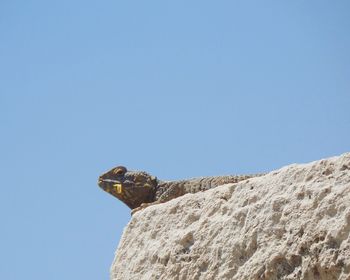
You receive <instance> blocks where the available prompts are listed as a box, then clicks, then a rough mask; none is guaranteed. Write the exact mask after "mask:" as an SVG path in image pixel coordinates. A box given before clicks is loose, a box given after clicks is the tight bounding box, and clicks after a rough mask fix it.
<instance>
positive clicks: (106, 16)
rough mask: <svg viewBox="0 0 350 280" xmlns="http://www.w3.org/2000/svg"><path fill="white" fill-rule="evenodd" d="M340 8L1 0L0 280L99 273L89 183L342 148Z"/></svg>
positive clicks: (95, 204) (348, 116)
mask: <svg viewBox="0 0 350 280" xmlns="http://www.w3.org/2000/svg"><path fill="white" fill-rule="evenodd" d="M349 11H350V2H349V1H347V0H344V1H322V0H317V1H246V0H244V1H243V0H242V1H203V0H202V1H139V2H134V1H71V0H70V1H67V0H60V1H43V0H41V1H40V0H38V1H34V0H29V1H28V0H27V1H17V0H11V1H6V0H5V1H1V4H0V121H1V140H0V143H1V145H0V146H1V147H0V151H1V157H0V158H1V161H0V170H1V182H2V184H1V196H0V197H1V202H0V203H1V204H0V213H1V231H0V242H1V252H0V263H1V265H0V266H1V269H0V278H1V279H8V280H12V279H15V280H17V279H18V280H19V279H35V280H47V279H50V280H58V279H60V280H61V279H91V280H92V279H108V275H109V271H108V270H109V267H110V264H111V262H112V259H113V255H114V251H115V249H116V247H117V244H118V242H119V238H120V236H121V233H122V230H123V228H124V226H125V225H126V224H127V222H128V221H129V219H130V214H129V213H130V211H129V209H128V208H127V207H126V206H124V205H123V204H122V203H120V202H119V201H118V200H116V199H115V198H113V197H112V196H109V195H108V194H106V193H104V192H103V191H101V190H100V189H99V188H98V187H97V184H96V181H97V177H98V175H99V174H100V173H102V172H103V171H105V170H107V169H109V168H111V167H113V166H115V165H119V164H122V165H125V166H127V167H129V168H130V169H142V170H146V171H148V172H150V173H152V174H154V175H156V176H158V177H159V178H162V179H179V178H187V177H195V176H202V175H219V174H232V173H254V172H262V171H270V170H273V169H276V168H279V167H282V166H284V165H287V164H291V163H295V162H297V163H299V162H308V161H312V160H317V159H320V158H324V157H329V156H333V155H339V154H341V153H344V152H347V151H350V35H349V34H350V33H349V30H350V17H349Z"/></svg>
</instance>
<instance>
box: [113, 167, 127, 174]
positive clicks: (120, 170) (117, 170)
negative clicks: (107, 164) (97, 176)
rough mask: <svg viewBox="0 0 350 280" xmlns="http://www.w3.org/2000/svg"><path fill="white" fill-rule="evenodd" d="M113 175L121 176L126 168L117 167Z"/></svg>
mask: <svg viewBox="0 0 350 280" xmlns="http://www.w3.org/2000/svg"><path fill="white" fill-rule="evenodd" d="M113 173H114V174H115V175H118V176H123V175H124V174H125V173H126V168H125V167H124V166H118V167H116V168H115V169H114V171H113Z"/></svg>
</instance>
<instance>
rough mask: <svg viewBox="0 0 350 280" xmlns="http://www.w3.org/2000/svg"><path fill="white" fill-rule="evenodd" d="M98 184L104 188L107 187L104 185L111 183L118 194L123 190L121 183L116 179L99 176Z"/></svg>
mask: <svg viewBox="0 0 350 280" xmlns="http://www.w3.org/2000/svg"><path fill="white" fill-rule="evenodd" d="M98 185H99V186H100V187H101V188H102V189H105V190H107V189H108V187H107V188H106V185H107V186H108V185H112V186H113V188H114V189H115V190H116V192H117V193H118V194H121V193H122V192H123V187H122V184H121V182H119V181H118V180H113V179H102V178H99V179H98Z"/></svg>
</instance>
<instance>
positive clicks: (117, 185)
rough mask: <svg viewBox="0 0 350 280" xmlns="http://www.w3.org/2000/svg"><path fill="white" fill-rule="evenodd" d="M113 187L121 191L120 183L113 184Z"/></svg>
mask: <svg viewBox="0 0 350 280" xmlns="http://www.w3.org/2000/svg"><path fill="white" fill-rule="evenodd" d="M113 187H115V188H116V189H117V193H119V194H121V193H122V192H123V189H122V184H114V185H113Z"/></svg>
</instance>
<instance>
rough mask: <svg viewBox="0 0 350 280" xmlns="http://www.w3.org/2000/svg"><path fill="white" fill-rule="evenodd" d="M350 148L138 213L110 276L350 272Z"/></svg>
mask: <svg viewBox="0 0 350 280" xmlns="http://www.w3.org/2000/svg"><path fill="white" fill-rule="evenodd" d="M349 233H350V153H347V154H344V155H342V156H339V157H333V158H329V159H325V160H320V161H316V162H312V163H308V164H293V165H290V166H287V167H284V168H282V169H280V170H277V171H273V172H270V173H269V174H267V175H265V176H263V177H258V178H253V179H249V180H246V181H243V182H241V183H238V184H228V185H224V186H220V187H217V188H215V189H212V190H209V191H206V192H201V193H196V194H187V195H185V196H182V197H179V198H177V199H174V200H171V201H169V202H167V203H164V204H160V205H156V206H151V207H149V208H147V209H145V210H143V211H139V212H137V213H136V214H135V215H134V216H133V217H132V219H131V221H130V223H129V224H128V226H127V227H126V228H125V230H124V234H123V236H122V239H121V241H120V244H119V247H118V249H117V252H116V256H115V259H114V262H113V264H112V267H111V279H113V280H114V279H123V280H124V279H137V280H140V279H147V280H150V279H179V280H180V279H350V235H349Z"/></svg>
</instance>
